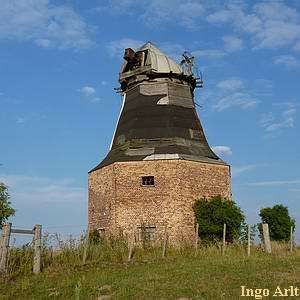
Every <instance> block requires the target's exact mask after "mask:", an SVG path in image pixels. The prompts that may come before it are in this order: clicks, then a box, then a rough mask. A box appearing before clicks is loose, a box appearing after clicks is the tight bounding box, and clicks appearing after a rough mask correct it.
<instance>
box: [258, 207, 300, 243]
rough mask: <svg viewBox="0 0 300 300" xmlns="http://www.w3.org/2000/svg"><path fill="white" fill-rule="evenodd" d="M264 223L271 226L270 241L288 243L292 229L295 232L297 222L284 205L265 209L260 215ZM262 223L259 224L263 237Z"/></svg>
mask: <svg viewBox="0 0 300 300" xmlns="http://www.w3.org/2000/svg"><path fill="white" fill-rule="evenodd" d="M259 215H260V217H261V221H262V223H267V224H268V225H269V232H270V239H271V240H273V241H288V240H289V238H290V230H291V227H292V228H293V231H294V230H295V220H294V219H292V218H291V217H290V216H289V211H288V208H287V207H286V206H283V205H282V204H277V205H274V206H273V207H265V208H262V209H261V210H260V213H259ZM262 223H259V224H258V228H259V231H260V235H261V236H262Z"/></svg>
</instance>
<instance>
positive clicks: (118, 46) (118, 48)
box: [106, 38, 145, 58]
mask: <svg viewBox="0 0 300 300" xmlns="http://www.w3.org/2000/svg"><path fill="white" fill-rule="evenodd" d="M143 44H145V42H143V41H139V40H135V39H131V38H122V39H120V40H115V41H111V42H109V43H108V44H107V46H106V49H107V51H108V53H109V54H110V55H111V56H115V57H119V58H121V57H122V56H123V53H124V49H126V48H132V49H136V48H139V47H141V46H142V45H143Z"/></svg>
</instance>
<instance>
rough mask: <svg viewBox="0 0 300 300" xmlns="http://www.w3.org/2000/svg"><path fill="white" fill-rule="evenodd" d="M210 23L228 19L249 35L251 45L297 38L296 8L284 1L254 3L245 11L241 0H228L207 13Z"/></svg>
mask: <svg viewBox="0 0 300 300" xmlns="http://www.w3.org/2000/svg"><path fill="white" fill-rule="evenodd" d="M206 19H207V21H208V22H210V23H216V24H217V23H230V24H232V26H233V28H234V29H235V30H236V31H237V32H244V33H247V34H249V35H250V37H251V38H252V43H253V45H254V48H278V47H285V46H293V45H295V44H296V43H298V42H299V41H300V21H299V20H300V16H299V12H298V11H297V10H296V9H294V8H291V7H289V6H288V5H287V4H286V3H284V2H279V1H278V2H277V1H270V2H263V3H258V4H256V5H254V6H253V7H252V12H245V5H243V4H242V3H235V4H233V3H232V2H229V4H226V5H224V6H223V8H222V9H220V10H219V11H215V12H212V13H211V14H209V15H208V16H207V18H206Z"/></svg>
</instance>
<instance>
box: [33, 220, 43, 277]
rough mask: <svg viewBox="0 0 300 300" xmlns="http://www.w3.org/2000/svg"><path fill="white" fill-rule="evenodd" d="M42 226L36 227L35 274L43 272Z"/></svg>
mask: <svg viewBox="0 0 300 300" xmlns="http://www.w3.org/2000/svg"><path fill="white" fill-rule="evenodd" d="M41 247H42V225H35V226H34V258H33V273H34V274H38V273H40V272H41Z"/></svg>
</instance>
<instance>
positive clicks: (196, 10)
mask: <svg viewBox="0 0 300 300" xmlns="http://www.w3.org/2000/svg"><path fill="white" fill-rule="evenodd" d="M97 10H98V11H99V12H102V13H103V12H107V11H109V12H110V13H117V14H128V15H131V14H133V13H132V11H133V10H134V11H135V14H137V15H140V18H139V19H140V21H141V22H143V23H145V24H146V25H147V26H149V27H154V26H155V27H157V26H158V25H160V24H163V23H167V22H175V23H176V24H179V25H180V26H183V27H186V28H195V26H196V23H197V21H199V17H201V16H202V15H203V14H204V12H205V6H204V5H203V4H202V3H200V1H198V0H186V1H184V2H183V1H181V0H164V1H161V0H139V1H137V0H123V1H118V0H110V5H109V6H108V7H106V9H105V8H104V7H103V6H102V7H98V8H97Z"/></svg>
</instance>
